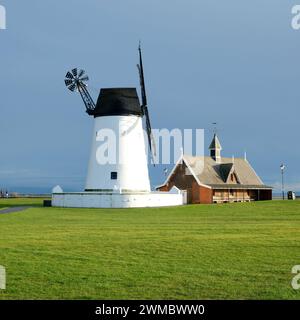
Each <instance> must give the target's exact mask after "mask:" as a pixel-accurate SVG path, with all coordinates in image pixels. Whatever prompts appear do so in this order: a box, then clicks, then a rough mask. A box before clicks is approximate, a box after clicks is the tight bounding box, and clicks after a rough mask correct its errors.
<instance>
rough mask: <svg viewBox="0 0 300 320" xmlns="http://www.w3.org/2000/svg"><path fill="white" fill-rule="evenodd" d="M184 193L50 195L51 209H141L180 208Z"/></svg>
mask: <svg viewBox="0 0 300 320" xmlns="http://www.w3.org/2000/svg"><path fill="white" fill-rule="evenodd" d="M185 201H186V195H185V193H184V192H179V193H177V194H176V193H168V192H152V193H145V194H143V193H141V194H117V193H107V194H99V193H96V192H94V193H93V192H83V193H62V194H53V195H52V206H53V207H65V208H141V207H165V206H180V205H183V204H186V202H185Z"/></svg>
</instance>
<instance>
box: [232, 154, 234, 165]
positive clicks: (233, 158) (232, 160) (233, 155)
mask: <svg viewBox="0 0 300 320" xmlns="http://www.w3.org/2000/svg"><path fill="white" fill-rule="evenodd" d="M232 163H234V154H233V155H232Z"/></svg>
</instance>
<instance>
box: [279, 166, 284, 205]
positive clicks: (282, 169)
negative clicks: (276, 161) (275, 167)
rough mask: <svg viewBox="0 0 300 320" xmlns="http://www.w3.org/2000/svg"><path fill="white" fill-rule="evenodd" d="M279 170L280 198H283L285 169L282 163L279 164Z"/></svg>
mask: <svg viewBox="0 0 300 320" xmlns="http://www.w3.org/2000/svg"><path fill="white" fill-rule="evenodd" d="M280 170H281V190H282V200H284V170H285V165H284V164H283V163H282V164H281V166H280Z"/></svg>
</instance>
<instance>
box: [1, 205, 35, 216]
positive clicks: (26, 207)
mask: <svg viewBox="0 0 300 320" xmlns="http://www.w3.org/2000/svg"><path fill="white" fill-rule="evenodd" d="M29 208H30V207H29V206H23V207H11V208H7V209H3V210H0V214H5V213H14V212H20V211H24V210H27V209H29Z"/></svg>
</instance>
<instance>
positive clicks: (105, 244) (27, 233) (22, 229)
mask: <svg viewBox="0 0 300 320" xmlns="http://www.w3.org/2000/svg"><path fill="white" fill-rule="evenodd" d="M41 202H42V201H41V200H35V199H27V200H26V199H25V200H24V199H23V200H22V199H18V200H0V208H7V207H10V206H15V205H35V206H37V207H34V208H30V209H28V210H26V211H23V212H18V213H11V214H0V265H3V266H5V267H6V270H7V290H5V291H3V290H0V299H179V298H180V299H299V298H300V290H299V291H296V290H294V289H292V288H291V279H292V276H293V275H292V274H291V269H292V267H293V266H294V265H296V264H300V201H286V202H282V201H272V202H259V203H250V204H224V205H198V206H186V207H176V208H160V209H158V208H157V209H153V208H152V209H125V210H106V209H102V210H99V209H60V208H59V209H58V208H42V207H39V204H41ZM0 210H1V209H0Z"/></svg>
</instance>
